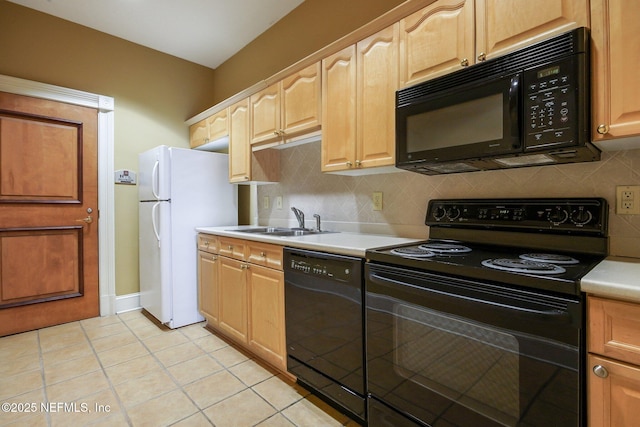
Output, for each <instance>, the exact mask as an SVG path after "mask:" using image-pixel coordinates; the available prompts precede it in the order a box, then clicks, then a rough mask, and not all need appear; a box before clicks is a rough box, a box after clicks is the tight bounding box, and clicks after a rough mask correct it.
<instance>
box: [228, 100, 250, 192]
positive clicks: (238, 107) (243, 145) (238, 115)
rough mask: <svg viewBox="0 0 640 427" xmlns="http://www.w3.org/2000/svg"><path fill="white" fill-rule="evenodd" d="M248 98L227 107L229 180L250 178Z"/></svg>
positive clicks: (247, 179)
mask: <svg viewBox="0 0 640 427" xmlns="http://www.w3.org/2000/svg"><path fill="white" fill-rule="evenodd" d="M249 142H250V141H249V98H246V99H243V100H242V101H239V102H238V103H236V104H234V105H232V106H231V107H229V182H243V181H249V180H250V179H251V178H250V176H251V147H250V145H249Z"/></svg>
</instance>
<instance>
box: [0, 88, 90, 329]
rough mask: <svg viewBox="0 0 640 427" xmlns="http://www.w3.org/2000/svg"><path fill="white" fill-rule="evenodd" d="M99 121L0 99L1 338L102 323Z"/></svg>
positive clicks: (35, 102)
mask: <svg viewBox="0 0 640 427" xmlns="http://www.w3.org/2000/svg"><path fill="white" fill-rule="evenodd" d="M97 119H98V114H97V110H95V109H92V108H87V107H80V106H74V105H69V104H65V103H60V102H55V101H49V100H42V99H36V98H31V97H27V96H21V95H14V94H8V93H3V92H0V178H1V181H0V292H1V295H0V336H2V335H8V334H12V333H18V332H22V331H27V330H31V329H37V328H41V327H46V326H52V325H57V324H60V323H65V322H70V321H74V320H79V319H84V318H88V317H94V316H97V315H99V311H100V307H99V299H98V221H97V219H98V206H97V204H98V200H97V186H98V174H97V169H98V168H97V163H98V161H97V155H98V147H97V145H98V143H97V121H98V120H97Z"/></svg>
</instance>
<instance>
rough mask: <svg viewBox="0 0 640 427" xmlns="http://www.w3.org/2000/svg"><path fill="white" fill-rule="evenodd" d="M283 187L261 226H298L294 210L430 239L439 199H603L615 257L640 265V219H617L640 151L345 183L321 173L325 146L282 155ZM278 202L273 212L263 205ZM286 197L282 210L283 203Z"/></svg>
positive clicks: (273, 193) (343, 225)
mask: <svg viewBox="0 0 640 427" xmlns="http://www.w3.org/2000/svg"><path fill="white" fill-rule="evenodd" d="M280 156H281V157H280V182H279V183H277V184H273V185H262V186H259V187H258V223H259V224H261V225H278V226H280V225H290V226H293V225H295V224H296V222H295V218H294V215H293V212H291V209H290V208H291V206H295V207H297V208H299V209H301V210H303V211H304V212H305V214H306V223H307V226H308V227H313V226H315V222H314V218H313V214H316V213H317V214H319V215H321V217H322V222H323V225H324V227H323V228H327V229H335V230H340V231H361V232H374V233H381V234H397V235H402V236H408V237H419V238H423V237H427V235H428V227H426V226H425V225H424V215H425V212H426V206H427V203H428V201H429V200H431V199H437V198H512V197H603V198H605V199H607V201H608V202H609V236H610V254H611V255H617V256H629V257H635V258H640V215H616V214H615V194H616V186H617V185H640V150H627V151H612V152H603V153H602V160H601V161H599V162H593V163H576V164H569V165H559V166H542V167H528V168H519V169H509V170H504V171H486V172H473V173H462V174H452V175H437V176H424V175H420V174H416V173H412V172H395V173H386V174H374V175H365V176H345V175H334V174H324V173H322V172H320V143H319V142H314V143H310V144H306V145H300V146H296V147H292V148H286V149H283V150H281V151H280ZM374 191H381V192H382V193H383V209H382V210H381V211H374V210H373V203H372V193H373V192H374ZM265 196H268V197H269V198H270V201H271V202H270V203H269V208H268V209H264V208H263V203H262V200H263V198H264V197H265ZM277 196H282V197H283V203H282V205H283V207H282V209H277V208H276V206H275V198H276V197H277Z"/></svg>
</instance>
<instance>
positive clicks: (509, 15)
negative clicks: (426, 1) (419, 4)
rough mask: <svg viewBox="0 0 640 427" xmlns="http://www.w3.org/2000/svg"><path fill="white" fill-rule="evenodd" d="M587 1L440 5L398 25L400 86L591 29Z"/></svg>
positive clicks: (470, 0)
mask: <svg viewBox="0 0 640 427" xmlns="http://www.w3.org/2000/svg"><path fill="white" fill-rule="evenodd" d="M588 17H589V3H588V1H587V0H539V1H527V0H438V1H436V2H435V3H433V4H431V5H429V6H427V7H425V8H424V9H422V10H420V11H418V12H415V13H414V14H412V15H409V16H407V17H406V18H404V19H402V20H401V21H400V64H401V75H400V80H401V86H410V85H413V84H415V83H418V82H420V81H424V80H428V79H431V78H434V77H437V76H440V75H443V74H446V73H448V72H452V71H456V70H458V69H460V68H462V67H466V66H469V65H473V64H475V63H477V62H480V61H484V60H486V59H490V58H494V57H497V56H501V55H504V54H506V53H509V52H512V51H514V50H517V49H521V48H523V47H525V46H527V45H530V44H532V43H535V42H538V41H542V40H544V39H548V38H550V37H552V36H554V35H558V34H561V33H564V32H566V31H569V30H571V29H573V28H577V27H583V26H588V22H589V20H588Z"/></svg>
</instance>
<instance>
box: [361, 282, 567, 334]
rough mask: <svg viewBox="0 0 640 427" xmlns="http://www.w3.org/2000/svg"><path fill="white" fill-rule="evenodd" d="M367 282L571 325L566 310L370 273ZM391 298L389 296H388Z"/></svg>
mask: <svg viewBox="0 0 640 427" xmlns="http://www.w3.org/2000/svg"><path fill="white" fill-rule="evenodd" d="M369 280H370V281H371V282H373V283H377V284H379V285H380V286H385V287H388V288H395V289H398V290H401V289H403V288H404V289H407V288H409V289H410V291H411V293H416V294H417V293H424V292H427V293H430V294H432V295H433V296H434V297H435V298H438V299H444V298H447V299H456V300H462V301H461V302H460V303H461V304H465V303H466V304H478V303H481V304H485V305H489V306H491V307H492V308H494V309H497V310H500V311H505V312H506V311H513V310H516V311H518V312H519V313H522V314H524V315H525V316H526V315H529V316H531V317H535V318H536V319H538V320H541V319H549V320H551V321H553V322H555V323H571V321H572V316H571V313H570V312H569V311H567V310H560V309H557V308H555V309H554V308H551V307H550V309H549V310H541V309H539V308H537V307H533V305H529V304H526V303H524V304H518V305H514V304H509V303H506V302H499V301H494V300H491V299H488V298H486V299H485V298H476V297H473V296H470V295H463V294H456V293H452V292H447V291H444V290H437V289H432V288H426V287H422V286H415V285H412V284H409V283H406V282H401V281H398V280H394V279H391V278H388V277H384V276H381V275H379V274H377V273H371V274H370V275H369ZM367 292H369V290H367ZM485 295H486V296H489V294H488V293H485ZM390 296H391V295H390ZM541 304H543V303H541ZM536 306H538V307H539V306H540V304H536Z"/></svg>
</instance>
